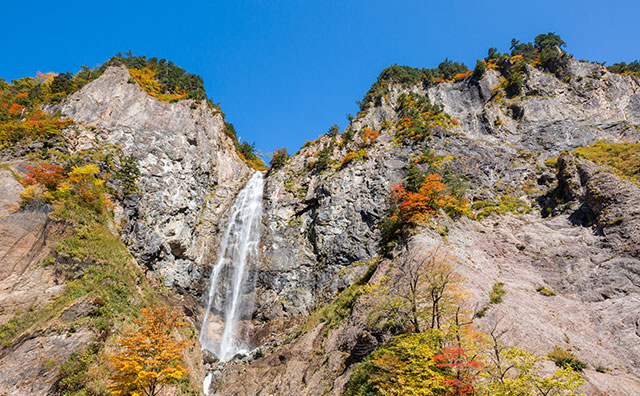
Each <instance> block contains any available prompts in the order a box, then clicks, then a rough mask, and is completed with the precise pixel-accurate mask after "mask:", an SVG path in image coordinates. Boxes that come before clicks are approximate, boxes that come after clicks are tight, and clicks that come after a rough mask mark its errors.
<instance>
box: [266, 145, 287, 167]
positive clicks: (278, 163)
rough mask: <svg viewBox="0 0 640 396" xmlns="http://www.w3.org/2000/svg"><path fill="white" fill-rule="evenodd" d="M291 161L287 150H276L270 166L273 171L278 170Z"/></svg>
mask: <svg viewBox="0 0 640 396" xmlns="http://www.w3.org/2000/svg"><path fill="white" fill-rule="evenodd" d="M288 159H289V153H288V152H287V149H286V148H281V149H279V150H276V151H275V152H274V153H273V155H272V156H271V161H269V165H270V166H271V169H273V170H276V169H280V168H282V167H283V166H284V165H285V164H286V163H287V160H288Z"/></svg>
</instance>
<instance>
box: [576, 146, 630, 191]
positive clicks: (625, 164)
mask: <svg viewBox="0 0 640 396" xmlns="http://www.w3.org/2000/svg"><path fill="white" fill-rule="evenodd" d="M574 153H575V154H576V155H577V156H578V157H581V158H584V159H587V160H589V161H592V162H594V163H596V164H598V165H604V166H609V167H611V169H612V170H613V171H614V172H615V173H616V174H617V175H618V176H620V177H622V178H623V179H626V180H629V181H631V182H633V183H635V184H637V185H639V186H640V143H610V142H606V141H601V142H598V143H596V144H594V145H592V146H587V147H579V148H577V149H575V150H574Z"/></svg>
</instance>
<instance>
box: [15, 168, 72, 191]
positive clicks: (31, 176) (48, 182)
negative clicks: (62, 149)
mask: <svg viewBox="0 0 640 396" xmlns="http://www.w3.org/2000/svg"><path fill="white" fill-rule="evenodd" d="M26 168H27V170H28V173H27V176H26V177H25V178H24V179H22V180H21V181H20V183H21V184H22V185H23V186H31V185H34V184H41V185H42V186H44V187H45V188H46V189H47V190H49V191H54V190H55V189H56V188H57V187H58V183H60V181H61V180H62V177H63V174H62V171H63V167H61V166H59V165H55V164H49V163H46V162H41V163H40V165H39V166H30V165H27V166H26Z"/></svg>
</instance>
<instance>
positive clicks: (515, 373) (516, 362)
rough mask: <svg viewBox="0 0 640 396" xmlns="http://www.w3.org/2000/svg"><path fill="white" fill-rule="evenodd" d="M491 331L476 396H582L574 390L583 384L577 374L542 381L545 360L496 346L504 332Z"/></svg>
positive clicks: (568, 372)
mask: <svg viewBox="0 0 640 396" xmlns="http://www.w3.org/2000/svg"><path fill="white" fill-rule="evenodd" d="M496 328H497V324H496V325H495V326H494V328H493V329H492V330H491V331H490V333H489V336H490V338H491V342H490V344H489V348H488V350H487V352H486V360H487V362H486V364H485V366H484V368H483V370H482V371H481V372H480V374H479V377H480V378H479V379H478V382H477V386H476V391H477V392H476V394H477V395H479V396H502V395H509V396H584V395H582V394H578V393H577V389H578V388H579V387H580V386H581V385H582V384H583V383H584V381H583V380H582V376H581V375H580V373H578V372H575V371H573V370H571V369H559V370H556V371H555V372H554V373H553V374H552V375H551V376H547V377H541V376H540V374H539V369H540V365H541V363H542V362H543V361H544V360H545V358H543V357H538V356H535V355H532V354H530V353H528V352H527V351H525V350H523V349H520V348H515V347H511V348H507V347H504V346H502V345H500V343H499V341H498V340H499V338H500V336H501V335H502V334H504V332H501V333H498V332H497V331H496Z"/></svg>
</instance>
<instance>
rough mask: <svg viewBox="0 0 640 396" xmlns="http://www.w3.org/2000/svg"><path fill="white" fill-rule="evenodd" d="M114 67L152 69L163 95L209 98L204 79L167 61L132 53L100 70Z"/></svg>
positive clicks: (114, 58)
mask: <svg viewBox="0 0 640 396" xmlns="http://www.w3.org/2000/svg"><path fill="white" fill-rule="evenodd" d="M112 65H124V66H125V67H127V68H128V69H133V70H141V69H144V68H149V69H151V70H152V71H153V72H154V74H155V78H156V79H157V81H158V82H159V83H160V86H161V91H160V93H162V94H180V93H182V92H185V93H186V96H187V97H188V98H189V99H195V100H197V101H201V100H204V99H206V98H207V95H206V93H205V89H204V83H203V81H202V77H200V76H198V75H195V74H191V73H187V72H186V71H185V70H184V69H182V68H181V67H178V66H177V65H175V64H174V63H173V62H171V61H167V60H166V59H160V60H158V59H157V58H150V59H147V58H146V57H145V56H133V55H132V54H131V53H129V54H127V56H122V55H121V54H119V53H118V54H116V55H115V56H113V57H112V58H111V59H109V60H108V61H107V62H106V63H105V64H104V65H102V66H101V67H100V70H102V71H104V69H106V68H107V67H108V66H112Z"/></svg>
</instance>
